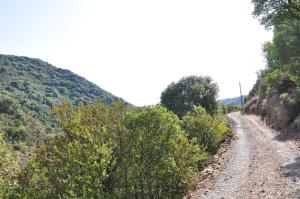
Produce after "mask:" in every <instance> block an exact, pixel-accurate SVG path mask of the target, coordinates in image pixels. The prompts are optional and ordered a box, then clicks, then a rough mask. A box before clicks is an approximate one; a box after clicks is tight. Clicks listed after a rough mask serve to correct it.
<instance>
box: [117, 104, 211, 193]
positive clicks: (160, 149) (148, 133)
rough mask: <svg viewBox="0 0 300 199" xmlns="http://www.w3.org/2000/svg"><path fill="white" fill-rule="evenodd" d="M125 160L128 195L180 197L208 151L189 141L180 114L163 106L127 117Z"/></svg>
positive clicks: (132, 113)
mask: <svg viewBox="0 0 300 199" xmlns="http://www.w3.org/2000/svg"><path fill="white" fill-rule="evenodd" d="M126 127H127V128H128V130H129V132H128V133H129V134H128V136H126V138H125V143H126V147H125V148H124V149H125V150H124V156H125V159H124V160H125V162H124V163H123V164H124V166H125V168H124V174H125V176H124V177H125V178H123V179H124V180H125V184H126V189H127V190H128V191H129V193H130V195H126V197H127V198H181V196H182V194H183V193H184V192H185V191H186V189H187V186H188V184H189V183H190V182H191V181H192V180H193V179H194V177H195V174H196V171H197V169H196V168H197V167H196V163H197V162H198V161H199V160H201V159H203V158H205V154H204V153H203V151H202V150H201V148H199V147H198V146H196V145H193V144H191V143H189V141H188V139H187V137H186V136H185V134H184V132H183V131H182V130H181V128H180V125H179V120H178V118H177V116H176V115H175V114H173V113H171V112H168V111H167V110H166V109H165V108H162V107H160V106H157V107H147V108H145V109H141V110H137V111H133V112H131V113H129V114H128V116H127V118H126Z"/></svg>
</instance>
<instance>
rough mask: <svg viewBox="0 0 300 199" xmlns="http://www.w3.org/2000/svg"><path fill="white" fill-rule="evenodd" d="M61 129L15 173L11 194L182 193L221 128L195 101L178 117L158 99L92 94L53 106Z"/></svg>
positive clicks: (170, 195)
mask: <svg viewBox="0 0 300 199" xmlns="http://www.w3.org/2000/svg"><path fill="white" fill-rule="evenodd" d="M55 115H56V117H58V118H59V121H60V126H61V127H62V129H63V132H64V135H61V136H56V137H53V138H50V139H49V140H47V142H46V145H44V146H43V147H40V148H39V149H37V150H36V155H35V157H34V158H32V159H31V160H30V161H29V162H28V165H27V167H26V168H25V170H24V171H23V173H21V174H20V175H19V178H18V179H19V181H18V182H19V183H18V187H17V188H15V189H14V192H13V193H11V196H12V197H16V198H51V197H52V196H53V195H55V196H57V197H59V198H181V197H182V195H183V194H184V193H185V192H186V191H187V188H188V186H189V185H190V184H191V183H192V182H193V181H194V180H195V177H196V176H197V171H198V169H199V168H200V167H201V164H202V162H201V161H202V160H204V159H205V158H206V157H207V154H213V153H214V152H216V150H217V148H218V145H219V144H220V142H221V141H222V140H223V138H224V136H225V134H226V133H227V131H228V129H227V127H226V126H225V123H224V120H223V117H222V115H219V116H218V117H217V116H215V117H213V116H211V115H209V114H207V113H206V111H205V109H203V108H201V107H195V109H194V111H193V112H191V113H187V115H186V116H184V117H183V120H182V121H180V120H179V119H178V117H177V115H175V114H174V113H172V112H170V111H168V110H167V109H165V108H163V107H161V106H159V105H157V106H149V107H144V108H137V109H132V110H126V109H125V107H124V105H123V104H122V103H120V102H118V103H115V104H113V105H112V106H109V105H106V104H104V103H102V102H100V101H98V102H97V103H96V104H95V105H80V106H79V107H77V108H74V107H72V106H71V105H70V104H69V103H65V104H63V105H62V106H60V107H57V108H55Z"/></svg>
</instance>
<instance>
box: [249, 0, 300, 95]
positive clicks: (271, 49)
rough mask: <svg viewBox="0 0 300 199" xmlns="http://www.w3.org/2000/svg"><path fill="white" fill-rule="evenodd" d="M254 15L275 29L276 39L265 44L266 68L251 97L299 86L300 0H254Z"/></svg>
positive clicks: (266, 25)
mask: <svg viewBox="0 0 300 199" xmlns="http://www.w3.org/2000/svg"><path fill="white" fill-rule="evenodd" d="M252 2H253V4H254V8H255V9H254V12H253V14H254V16H255V17H257V18H258V19H259V20H260V22H261V23H262V24H263V25H265V27H266V28H270V27H272V28H273V32H274V37H273V41H271V42H267V43H266V44H264V47H263V52H264V55H265V59H266V62H267V66H266V69H265V70H263V71H260V72H259V73H258V81H257V82H256V84H255V85H254V87H253V89H252V90H251V91H250V93H249V96H250V97H253V96H255V95H258V92H259V90H261V91H262V92H264V91H266V92H267V93H271V92H277V93H284V92H287V91H288V90H289V89H293V88H296V87H298V88H299V87H300V48H299V46H300V2H299V1H280V0H274V1H269V0H252Z"/></svg>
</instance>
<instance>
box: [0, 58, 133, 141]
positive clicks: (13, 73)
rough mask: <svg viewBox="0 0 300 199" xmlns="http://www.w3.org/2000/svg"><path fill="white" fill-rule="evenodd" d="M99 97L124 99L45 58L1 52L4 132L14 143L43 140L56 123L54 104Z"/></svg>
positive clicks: (0, 103)
mask: <svg viewBox="0 0 300 199" xmlns="http://www.w3.org/2000/svg"><path fill="white" fill-rule="evenodd" d="M97 98H100V99H102V100H103V101H104V102H106V103H108V104H111V103H112V102H114V101H116V100H122V99H121V98H119V97H116V96H114V95H113V94H111V93H109V92H107V91H105V90H103V89H101V88H100V87H98V86H97V85H95V84H93V83H91V82H89V81H87V80H86V79H85V78H83V77H81V76H79V75H76V74H74V73H72V72H71V71H69V70H64V69H61V68H56V67H55V66H52V65H51V64H49V63H46V62H44V61H42V60H39V59H32V58H28V57H19V56H12V55H0V132H2V133H4V134H5V135H6V137H8V138H9V140H11V141H12V142H13V143H15V141H18V140H26V139H29V138H30V139H31V141H32V140H35V139H38V140H39V138H37V137H43V136H44V135H45V134H47V133H49V132H52V131H53V129H54V128H55V124H54V123H53V122H52V121H51V119H50V117H49V113H50V112H51V107H52V106H53V105H56V104H60V103H61V102H63V101H68V100H69V101H71V102H72V103H73V104H74V105H78V104H81V103H92V102H94V101H95V100H96V99H97ZM122 101H124V100H122ZM125 104H126V105H127V106H132V105H130V104H129V103H127V102H125ZM23 134H24V136H25V137H26V139H25V138H24V139H23V137H24V136H23Z"/></svg>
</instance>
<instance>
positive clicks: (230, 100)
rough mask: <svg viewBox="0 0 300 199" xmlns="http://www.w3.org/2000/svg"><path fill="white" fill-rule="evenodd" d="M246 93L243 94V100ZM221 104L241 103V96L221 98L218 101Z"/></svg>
mask: <svg viewBox="0 0 300 199" xmlns="http://www.w3.org/2000/svg"><path fill="white" fill-rule="evenodd" d="M245 97H246V95H244V96H243V101H244V99H245ZM218 103H219V104H221V105H228V104H241V97H240V96H239V97H234V98H226V99H221V100H219V101H218Z"/></svg>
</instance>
